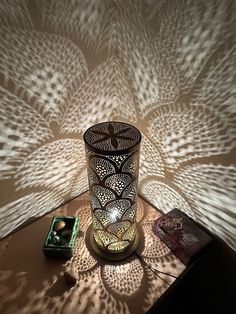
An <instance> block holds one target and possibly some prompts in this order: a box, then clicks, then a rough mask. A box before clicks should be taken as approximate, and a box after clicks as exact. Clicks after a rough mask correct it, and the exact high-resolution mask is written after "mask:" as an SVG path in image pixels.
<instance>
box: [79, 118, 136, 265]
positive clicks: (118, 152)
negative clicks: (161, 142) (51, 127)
mask: <svg viewBox="0 0 236 314" xmlns="http://www.w3.org/2000/svg"><path fill="white" fill-rule="evenodd" d="M84 142H85V152H86V157H87V169H88V178H89V187H90V201H91V207H92V220H93V223H92V226H91V228H90V235H89V237H90V244H91V247H92V249H93V251H95V253H97V254H98V255H100V256H102V257H104V258H106V259H110V260H121V259H123V258H125V257H127V256H128V255H130V254H131V253H132V252H133V251H134V250H135V248H136V247H137V245H138V240H139V235H138V231H137V228H136V197H137V183H138V171H139V150H140V142H141V134H140V132H139V130H138V129H137V128H135V127H134V126H132V125H130V124H127V123H123V122H115V121H112V122H103V123H99V124H96V125H94V126H92V127H90V128H89V129H88V130H87V131H86V132H85V133H84Z"/></svg>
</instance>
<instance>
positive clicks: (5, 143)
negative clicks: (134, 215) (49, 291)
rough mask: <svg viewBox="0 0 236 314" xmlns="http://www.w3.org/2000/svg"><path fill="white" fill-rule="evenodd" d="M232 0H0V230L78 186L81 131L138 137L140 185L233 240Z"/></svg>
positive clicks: (235, 42) (235, 45)
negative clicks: (121, 128)
mask: <svg viewBox="0 0 236 314" xmlns="http://www.w3.org/2000/svg"><path fill="white" fill-rule="evenodd" d="M235 12H236V3H235V1H233V0H232V1H230V0H228V1H220V0H200V1H194V0H190V1H187V0H178V1H177V0H176V1H175V0H159V1H154V0H134V1H131V0H126V1H121V0H120V1H119V0H118V1H112V0H99V1H97V0H96V1H95V0H93V1H91V0H85V1H82V0H77V1H66V2H65V1H57V0H42V1H37V0H24V1H15V0H10V1H7V0H2V1H1V4H0V54H1V58H0V95H1V99H0V101H1V102H0V123H1V124H0V128H1V133H0V140H1V142H0V143H1V146H0V148H1V150H0V160H1V169H0V180H1V181H0V186H1V189H0V190H1V204H0V206H1V208H0V230H1V231H0V236H1V237H2V236H5V235H6V234H7V233H9V232H11V231H12V230H14V229H15V228H16V227H17V226H19V225H21V224H22V223H24V222H26V221H27V220H28V219H30V218H32V217H36V216H40V215H42V214H43V213H45V212H47V211H49V210H52V209H53V208H55V207H56V206H58V205H59V204H61V203H63V202H65V201H67V200H69V199H71V198H72V197H74V196H76V195H78V194H80V193H82V192H83V191H85V190H87V189H88V182H87V174H86V166H85V154H84V147H83V141H82V134H83V132H84V131H85V130H86V129H87V127H89V126H91V125H92V124H94V123H97V122H102V121H106V120H122V121H124V122H128V123H132V124H134V125H135V126H136V127H138V128H139V129H140V131H141V132H142V135H143V141H142V148H141V159H140V184H139V193H140V194H141V195H142V196H143V197H145V198H146V199H148V200H149V201H150V202H151V203H152V204H154V205H155V206H157V207H158V208H160V209H161V210H163V211H164V212H166V211H169V210H170V209H172V208H173V207H178V208H179V209H181V210H182V211H184V212H186V213H187V214H188V215H189V216H191V217H192V218H194V219H195V220H196V221H198V222H200V223H202V224H204V225H205V226H207V227H208V228H209V229H210V230H211V231H213V232H214V233H216V234H217V235H219V236H220V237H221V238H222V239H224V240H225V241H226V242H227V243H228V244H229V245H230V246H231V247H232V248H234V249H236V247H235V237H236V219H235V218H236V211H235V208H236V199H235V185H236V177H235V173H236V166H235V153H236V149H235V138H236V73H235V64H236V53H235V52H236V38H235V33H236V15H235Z"/></svg>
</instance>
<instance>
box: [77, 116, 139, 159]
mask: <svg viewBox="0 0 236 314" xmlns="http://www.w3.org/2000/svg"><path fill="white" fill-rule="evenodd" d="M83 138H84V142H85V144H86V145H88V146H89V149H91V150H93V151H94V152H95V153H98V154H103V155H108V154H112V155H114V154H125V153H128V152H132V151H133V150H134V149H135V148H136V147H137V146H138V145H139V144H140V142H141V138H142V136H141V133H140V131H139V130H138V129H137V128H136V127H135V126H133V125H131V124H129V123H126V122H119V121H106V122H101V123H98V124H95V125H93V126H91V127H90V128H88V129H87V130H86V131H85V133H84V135H83Z"/></svg>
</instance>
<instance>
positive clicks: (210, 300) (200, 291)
mask: <svg viewBox="0 0 236 314" xmlns="http://www.w3.org/2000/svg"><path fill="white" fill-rule="evenodd" d="M134 253H135V254H136V255H137V257H138V259H139V260H140V261H141V262H142V263H143V264H144V265H145V266H146V267H147V268H148V269H150V270H151V271H152V272H153V273H154V275H156V276H157V277H158V278H160V279H161V280H163V281H164V282H165V283H167V284H168V285H169V286H170V285H171V283H169V282H168V281H167V280H165V279H164V278H162V277H161V276H160V274H163V275H166V276H169V277H172V278H175V279H176V280H178V281H179V282H182V283H184V284H185V285H186V286H188V287H189V288H191V289H192V290H195V291H196V292H197V293H198V295H199V294H201V295H202V296H203V297H204V298H205V299H206V300H207V301H208V302H209V303H210V304H211V305H212V306H213V307H214V308H215V309H217V310H218V311H220V312H221V313H225V311H224V310H223V309H222V308H221V307H220V306H219V305H218V304H216V303H215V300H213V299H212V298H211V297H210V296H209V295H208V294H206V293H204V291H203V290H200V289H198V288H197V287H195V286H194V285H192V284H191V283H190V282H188V281H186V280H185V279H183V278H180V277H177V276H175V275H173V274H170V273H166V272H163V271H161V270H159V269H156V268H153V267H152V266H151V265H150V264H149V263H147V262H146V261H145V260H144V259H143V257H142V256H141V255H140V254H138V253H137V251H134ZM228 314H230V313H228Z"/></svg>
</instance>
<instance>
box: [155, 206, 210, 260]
mask: <svg viewBox="0 0 236 314" xmlns="http://www.w3.org/2000/svg"><path fill="white" fill-rule="evenodd" d="M153 231H154V233H155V234H156V235H157V236H158V237H159V238H160V239H161V240H162V241H163V242H164V243H165V244H166V245H167V246H168V247H169V249H170V250H171V251H172V252H173V253H174V254H175V255H176V256H177V257H178V258H179V259H180V260H181V262H182V263H183V264H185V265H188V264H189V263H190V262H191V261H192V260H193V259H194V257H196V256H197V254H198V253H199V252H200V251H201V250H202V249H203V248H204V247H206V246H207V245H208V244H209V243H210V242H211V241H212V238H211V237H210V236H209V235H208V234H207V233H206V232H205V231H203V229H202V228H200V227H199V225H198V224H196V223H195V222H194V221H193V220H192V219H190V218H189V217H188V216H187V215H185V214H184V213H182V212H181V211H180V210H178V209H177V208H175V209H173V210H171V211H170V212H168V213H167V214H165V215H163V216H161V217H160V218H158V219H157V220H156V221H155V223H154V225H153Z"/></svg>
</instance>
